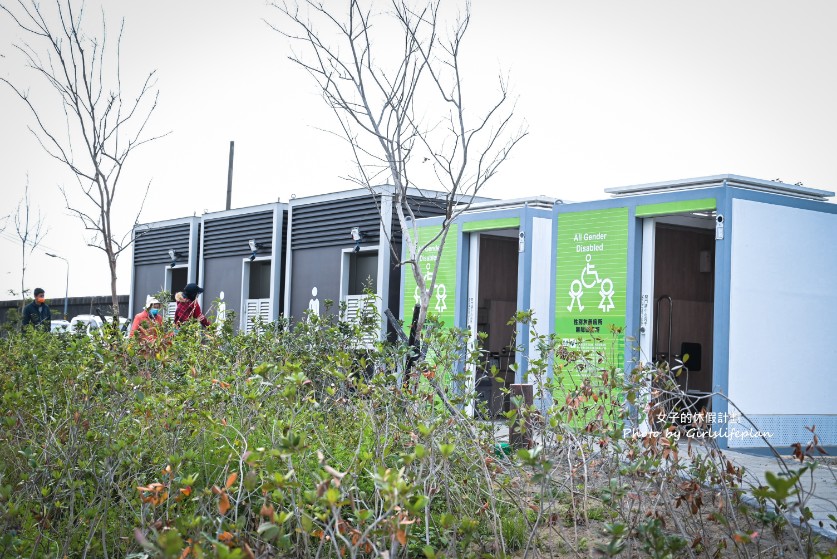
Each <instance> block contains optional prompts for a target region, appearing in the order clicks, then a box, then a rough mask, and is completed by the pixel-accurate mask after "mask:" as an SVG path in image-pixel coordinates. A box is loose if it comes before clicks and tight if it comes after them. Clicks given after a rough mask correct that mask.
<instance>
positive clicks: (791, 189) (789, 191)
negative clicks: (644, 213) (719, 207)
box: [605, 174, 834, 200]
mask: <svg viewBox="0 0 837 559" xmlns="http://www.w3.org/2000/svg"><path fill="white" fill-rule="evenodd" d="M723 185H726V186H737V187H740V188H746V189H750V190H758V191H762V192H772V193H774V194H781V195H784V196H795V197H798V198H805V199H809V200H825V199H826V198H830V197H833V196H834V192H830V191H827V190H819V189H816V188H809V187H807V186H803V185H794V184H787V183H783V182H778V181H771V180H764V179H757V178H753V177H745V176H742V175H733V174H723V175H710V176H705V177H695V178H690V179H679V180H671V181H663V182H653V183H645V184H635V185H629V186H622V187H615V188H606V189H605V192H607V193H608V194H610V195H611V196H612V197H614V198H620V197H624V196H632V195H641V194H659V193H662V192H674V191H679V190H696V189H700V188H711V187H717V186H723Z"/></svg>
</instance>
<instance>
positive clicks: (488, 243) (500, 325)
mask: <svg viewBox="0 0 837 559" xmlns="http://www.w3.org/2000/svg"><path fill="white" fill-rule="evenodd" d="M517 260H518V236H517V230H514V231H513V236H502V235H501V234H497V235H492V234H481V235H480V249H479V271H478V274H479V276H478V278H479V279H478V286H479V287H478V289H477V297H476V302H477V331H478V332H482V333H485V334H486V339H485V341H484V345H483V349H484V350H485V354H484V355H485V361H484V363H482V365H481V367H479V368H478V369H477V371H476V378H475V383H476V384H475V386H476V391H477V395H478V398H479V399H480V400H482V402H483V404H484V405H485V408H486V413H487V414H488V417H489V418H495V417H497V416H498V415H499V414H501V413H502V412H504V411H509V403H510V402H509V397H508V394H507V393H506V392H504V391H503V389H504V388H505V389H507V388H509V386H510V385H511V384H512V383H513V382H514V370H513V368H512V367H513V365H514V361H515V346H516V339H515V332H516V329H515V327H514V325H509V324H508V322H509V320H511V318H512V317H513V316H514V314H515V313H516V312H517ZM493 370H494V371H496V373H495V376H494V378H493V379H492V378H491V374H492V371H493Z"/></svg>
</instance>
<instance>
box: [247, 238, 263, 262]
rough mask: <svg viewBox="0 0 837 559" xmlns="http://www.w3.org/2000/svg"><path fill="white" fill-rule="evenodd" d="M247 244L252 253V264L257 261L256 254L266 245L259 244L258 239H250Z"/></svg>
mask: <svg viewBox="0 0 837 559" xmlns="http://www.w3.org/2000/svg"><path fill="white" fill-rule="evenodd" d="M247 243H248V244H249V245H250V250H251V251H252V253H251V254H250V262H252V261H253V260H255V259H256V253H257V252H259V249H260V248H262V247H263V246H264V245H263V244H262V243H257V242H256V239H250V240H249V241H247Z"/></svg>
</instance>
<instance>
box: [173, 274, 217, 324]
mask: <svg viewBox="0 0 837 559" xmlns="http://www.w3.org/2000/svg"><path fill="white" fill-rule="evenodd" d="M201 293H203V288H202V287H198V284H196V283H188V284H186V287H184V288H183V291H181V292H180V293H178V294H177V295H175V296H174V300H175V301H177V310H175V311H174V325H175V326H180V325H181V324H183V323H184V322H186V321H187V320H191V319H195V320H197V321H198V322H200V323H201V324H202V325H203V326H204V327H208V326H209V319H207V318H206V317H205V316H204V315H203V312H202V311H201V306H200V304H199V303H198V295H200V294H201Z"/></svg>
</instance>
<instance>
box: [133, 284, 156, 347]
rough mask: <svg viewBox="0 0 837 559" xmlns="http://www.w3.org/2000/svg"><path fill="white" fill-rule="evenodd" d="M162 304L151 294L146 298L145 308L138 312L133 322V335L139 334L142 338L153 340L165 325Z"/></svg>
mask: <svg viewBox="0 0 837 559" xmlns="http://www.w3.org/2000/svg"><path fill="white" fill-rule="evenodd" d="M161 307H162V305H161V304H160V301H158V300H157V299H156V298H155V297H152V296H151V295H149V296H147V297H146V298H145V308H144V309H143V310H142V312H140V313H137V315H136V316H135V317H134V322H133V323H132V324H131V336H138V337H139V338H140V339H142V340H146V341H152V340H154V339H155V338H156V337H157V333H158V332H159V331H160V328H161V326H162V325H163V313H162V311H161Z"/></svg>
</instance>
